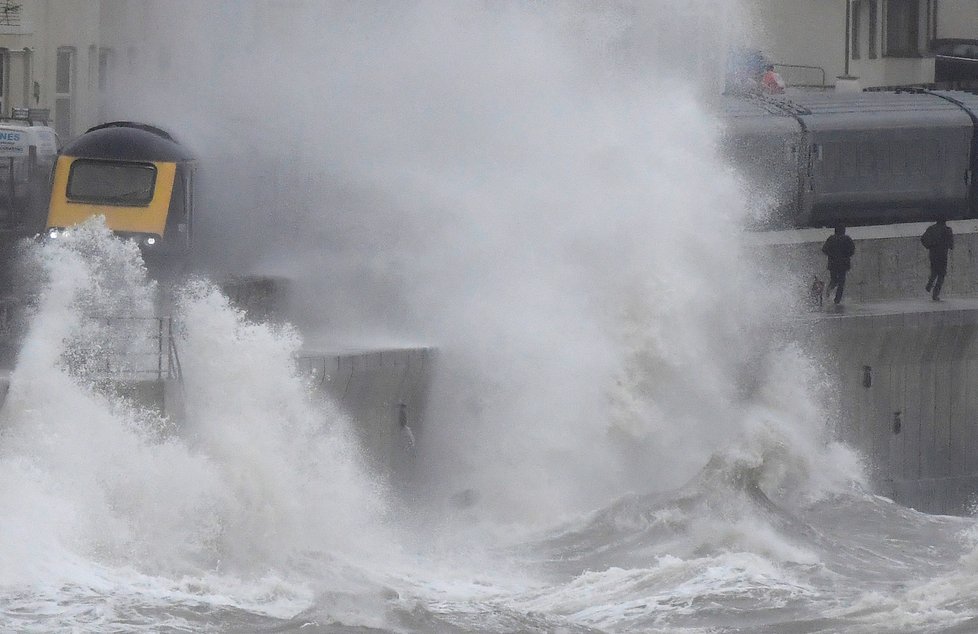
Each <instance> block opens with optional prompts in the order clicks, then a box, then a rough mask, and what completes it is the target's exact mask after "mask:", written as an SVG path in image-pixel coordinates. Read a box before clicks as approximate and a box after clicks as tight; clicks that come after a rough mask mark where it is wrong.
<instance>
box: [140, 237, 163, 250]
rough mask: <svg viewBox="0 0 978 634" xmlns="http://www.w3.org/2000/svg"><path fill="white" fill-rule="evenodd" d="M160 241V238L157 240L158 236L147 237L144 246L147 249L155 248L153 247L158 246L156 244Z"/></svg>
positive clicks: (144, 239)
mask: <svg viewBox="0 0 978 634" xmlns="http://www.w3.org/2000/svg"><path fill="white" fill-rule="evenodd" d="M159 241H160V239H159V238H157V237H156V236H146V237H145V238H143V244H144V245H145V246H147V247H153V246H156V244H157V243H158V242H159Z"/></svg>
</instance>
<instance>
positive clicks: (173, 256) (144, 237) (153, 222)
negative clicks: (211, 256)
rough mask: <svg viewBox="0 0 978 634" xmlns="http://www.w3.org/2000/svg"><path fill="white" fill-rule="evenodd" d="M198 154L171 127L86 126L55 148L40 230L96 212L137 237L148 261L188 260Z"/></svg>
mask: <svg viewBox="0 0 978 634" xmlns="http://www.w3.org/2000/svg"><path fill="white" fill-rule="evenodd" d="M196 171H197V160H196V159H195V158H194V155H193V153H192V152H190V151H189V150H188V149H187V148H186V147H185V146H183V145H182V144H181V143H179V142H178V141H177V140H176V139H175V138H174V137H173V136H172V135H170V133H168V132H166V131H165V130H163V129H161V128H158V127H156V126H152V125H148V124H145V123H138V122H133V121H113V122H109V123H104V124H101V125H97V126H95V127H93V128H89V129H88V130H87V131H86V132H85V133H84V134H81V135H80V136H78V137H77V138H75V139H73V140H72V141H70V142H69V143H67V144H66V145H65V146H64V147H63V148H61V151H60V152H59V153H58V158H57V162H56V163H55V165H54V172H53V175H52V180H51V197H50V203H49V207H48V213H47V221H46V224H45V227H44V232H43V234H42V236H43V237H44V238H46V239H51V240H54V239H57V238H58V237H60V236H62V235H64V234H65V232H68V231H71V228H72V227H73V226H75V225H78V224H80V223H82V222H84V221H86V220H88V219H89V218H91V217H93V216H98V215H100V216H103V217H104V218H105V223H106V225H107V226H108V228H109V229H111V230H112V231H113V232H114V233H115V234H116V235H117V236H120V237H122V238H125V239H132V240H135V241H137V242H138V244H139V248H140V250H141V251H142V253H143V258H144V261H145V262H146V264H147V266H151V267H164V266H180V265H185V264H186V262H187V260H188V258H189V256H190V253H191V249H192V247H193V242H194V189H195V179H196Z"/></svg>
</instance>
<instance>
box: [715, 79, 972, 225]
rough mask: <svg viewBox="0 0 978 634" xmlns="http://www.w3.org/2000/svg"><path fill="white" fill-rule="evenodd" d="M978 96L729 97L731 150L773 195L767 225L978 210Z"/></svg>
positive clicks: (727, 149)
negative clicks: (977, 170) (976, 174)
mask: <svg viewBox="0 0 978 634" xmlns="http://www.w3.org/2000/svg"><path fill="white" fill-rule="evenodd" d="M976 99H978V97H976V96H975V95H973V94H969V93H963V92H953V91H928V90H920V89H918V90H907V91H897V92H884V91H879V92H873V91H869V92H861V93H836V92H831V93H797V94H792V95H779V96H776V97H766V96H760V95H748V96H743V95H730V96H728V97H726V99H725V102H724V104H723V111H722V113H721V119H722V120H723V122H724V126H723V129H724V139H723V143H722V148H723V150H724V153H725V155H726V157H727V158H728V159H729V160H731V161H732V162H733V163H734V164H736V165H738V166H740V167H742V168H745V169H746V170H747V176H748V180H749V181H750V182H751V184H752V185H753V186H754V187H756V188H759V189H761V190H762V191H765V192H767V193H769V194H770V195H771V197H772V198H773V199H774V200H773V201H772V204H770V205H769V208H770V209H771V215H770V216H769V217H768V218H767V219H766V222H764V223H762V224H764V225H766V227H768V228H770V227H810V226H816V227H817V226H831V225H833V224H835V223H844V224H848V225H871V224H890V223H898V222H922V221H932V220H934V219H937V218H945V219H948V220H951V219H961V218H975V217H978V186H976V184H975V179H974V178H973V174H974V173H975V171H976V167H978V133H976V129H978V101H976Z"/></svg>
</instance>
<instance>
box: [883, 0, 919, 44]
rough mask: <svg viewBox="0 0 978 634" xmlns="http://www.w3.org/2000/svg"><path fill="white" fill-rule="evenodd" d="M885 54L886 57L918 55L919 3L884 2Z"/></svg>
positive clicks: (906, 1) (897, 0) (910, 1)
mask: <svg viewBox="0 0 978 634" xmlns="http://www.w3.org/2000/svg"><path fill="white" fill-rule="evenodd" d="M884 17H885V20H886V24H885V27H884V28H885V30H886V52H885V54H886V55H887V56H888V57H918V56H919V55H920V46H919V44H918V41H919V39H920V38H919V33H920V3H919V2H918V0H886V15H885V16H884Z"/></svg>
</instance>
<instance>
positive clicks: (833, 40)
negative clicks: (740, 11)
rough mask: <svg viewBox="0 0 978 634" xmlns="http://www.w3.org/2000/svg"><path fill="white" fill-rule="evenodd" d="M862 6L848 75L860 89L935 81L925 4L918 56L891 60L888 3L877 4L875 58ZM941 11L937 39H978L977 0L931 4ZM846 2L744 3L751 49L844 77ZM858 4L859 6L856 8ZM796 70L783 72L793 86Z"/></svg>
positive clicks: (759, 0) (944, 0)
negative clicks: (887, 51)
mask: <svg viewBox="0 0 978 634" xmlns="http://www.w3.org/2000/svg"><path fill="white" fill-rule="evenodd" d="M870 1H872V0H863V2H861V3H859V5H858V6H859V20H858V27H859V37H858V38H857V40H858V45H859V51H858V56H855V55H853V53H854V51H853V50H852V46H851V44H852V42H851V40H850V47H849V62H848V72H849V74H850V75H852V76H856V77H858V78H859V83H860V85H861V86H862V87H872V86H891V85H900V84H916V83H928V82H932V81H934V59H933V57H932V56H929V55H928V54H927V48H928V46H929V36H930V34H929V33H928V32H927V6H928V3H927V2H926V0H920V25H919V38H918V40H919V46H920V50H921V56H919V57H890V56H886V55H885V54H884V53H885V40H886V35H885V28H884V27H885V23H886V17H885V15H886V10H885V6H884V5H885V4H886V2H885V0H875V2H877V7H878V9H877V20H876V24H875V34H876V42H875V49H876V57H875V58H874V57H872V56H870V54H869V45H870V33H869V30H870V26H871V24H870V19H869V18H870V13H869V3H870ZM933 1H934V2H935V3H936V7H937V22H936V29H935V33H934V35H935V36H936V37H938V38H946V37H960V38H968V39H978V0H933ZM847 3H848V0H745V6H746V7H747V9H748V10H749V11H751V13H752V15H753V18H754V25H755V26H754V34H753V37H754V40H753V41H752V42H750V45H752V46H755V47H756V48H759V49H761V50H763V51H764V53H765V54H766V55H767V57H768V58H769V59H770V60H771V61H772V62H774V63H779V64H800V65H809V66H818V67H821V68H823V69H824V70H825V75H826V80H827V82H828V83H829V84H830V85H831V84H833V83H834V80H835V78H836V77H838V76H841V75H844V74H845V73H846V70H847V65H846V50H847V47H846V7H847ZM853 6H855V5H853ZM796 72H797V71H794V70H792V69H785V70H784V72H783V74H786V75H788V76H787V77H786V80H788V81H789V83H809V82H799V81H798V80H797V78H796V76H795V75H794V73H796Z"/></svg>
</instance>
